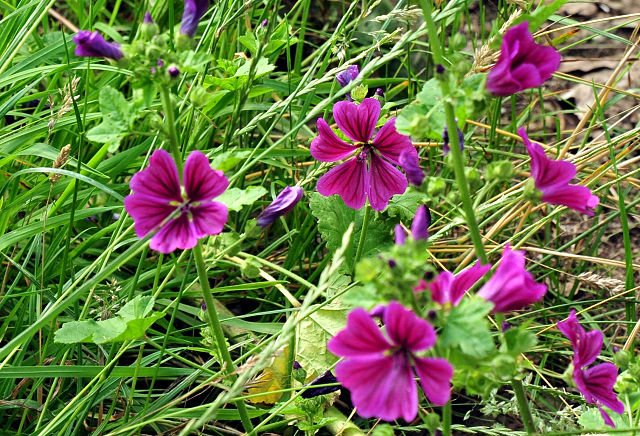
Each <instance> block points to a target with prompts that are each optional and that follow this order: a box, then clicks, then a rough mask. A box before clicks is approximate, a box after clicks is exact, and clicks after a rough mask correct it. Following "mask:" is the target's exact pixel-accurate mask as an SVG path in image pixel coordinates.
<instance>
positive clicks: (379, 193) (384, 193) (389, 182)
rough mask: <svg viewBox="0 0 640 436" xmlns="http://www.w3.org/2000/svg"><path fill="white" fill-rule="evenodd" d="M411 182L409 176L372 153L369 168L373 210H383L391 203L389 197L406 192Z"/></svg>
mask: <svg viewBox="0 0 640 436" xmlns="http://www.w3.org/2000/svg"><path fill="white" fill-rule="evenodd" d="M408 186H409V183H407V178H406V177H405V176H404V174H402V173H401V172H400V170H398V169H397V168H395V167H393V166H392V165H391V164H390V163H388V162H385V161H384V159H382V158H381V157H379V156H378V155H376V153H375V152H373V153H371V164H370V168H369V192H368V195H369V202H370V203H371V207H372V208H373V210H376V211H382V210H384V209H385V208H386V207H387V205H388V204H389V199H390V198H391V197H393V196H394V195H396V194H404V191H406V190H407V187H408Z"/></svg>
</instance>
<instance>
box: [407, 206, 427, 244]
mask: <svg viewBox="0 0 640 436" xmlns="http://www.w3.org/2000/svg"><path fill="white" fill-rule="evenodd" d="M430 225H431V211H430V210H429V208H428V207H427V205H426V204H423V205H420V206H418V210H417V211H416V215H415V217H414V218H413V223H412V224H411V237H412V238H413V240H414V241H417V240H425V241H426V240H427V239H428V238H429V226H430Z"/></svg>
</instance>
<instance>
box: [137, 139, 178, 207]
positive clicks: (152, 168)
mask: <svg viewBox="0 0 640 436" xmlns="http://www.w3.org/2000/svg"><path fill="white" fill-rule="evenodd" d="M129 186H130V187H131V190H132V191H133V192H135V193H136V194H142V195H147V196H149V197H156V198H159V199H162V200H167V201H176V202H178V203H182V201H183V199H182V194H181V192H180V178H179V177H178V168H177V167H176V164H175V162H174V161H173V158H172V157H171V155H170V154H169V153H167V152H166V151H165V150H156V151H154V152H153V154H152V155H151V158H150V159H149V166H148V167H147V168H145V169H144V170H142V171H139V172H137V173H135V174H134V175H133V177H132V178H131V183H130V184H129Z"/></svg>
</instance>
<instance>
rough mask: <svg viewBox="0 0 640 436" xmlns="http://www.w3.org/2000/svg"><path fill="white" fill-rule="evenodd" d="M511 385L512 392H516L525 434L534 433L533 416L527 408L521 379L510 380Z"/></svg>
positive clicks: (527, 403)
mask: <svg viewBox="0 0 640 436" xmlns="http://www.w3.org/2000/svg"><path fill="white" fill-rule="evenodd" d="M511 386H512V387H513V392H514V393H515V394H516V401H517V402H518V409H520V415H522V423H523V424H524V429H525V430H526V432H527V434H535V433H536V426H535V425H534V424H533V416H531V409H529V401H527V394H526V393H525V392H524V385H523V384H522V380H517V379H513V380H511Z"/></svg>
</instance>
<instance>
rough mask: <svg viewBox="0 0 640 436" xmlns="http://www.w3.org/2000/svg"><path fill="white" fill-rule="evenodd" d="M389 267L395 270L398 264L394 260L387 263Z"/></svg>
mask: <svg viewBox="0 0 640 436" xmlns="http://www.w3.org/2000/svg"><path fill="white" fill-rule="evenodd" d="M387 265H389V268H395V267H396V266H398V263H397V262H396V261H395V260H393V259H389V260H388V261H387Z"/></svg>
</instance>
